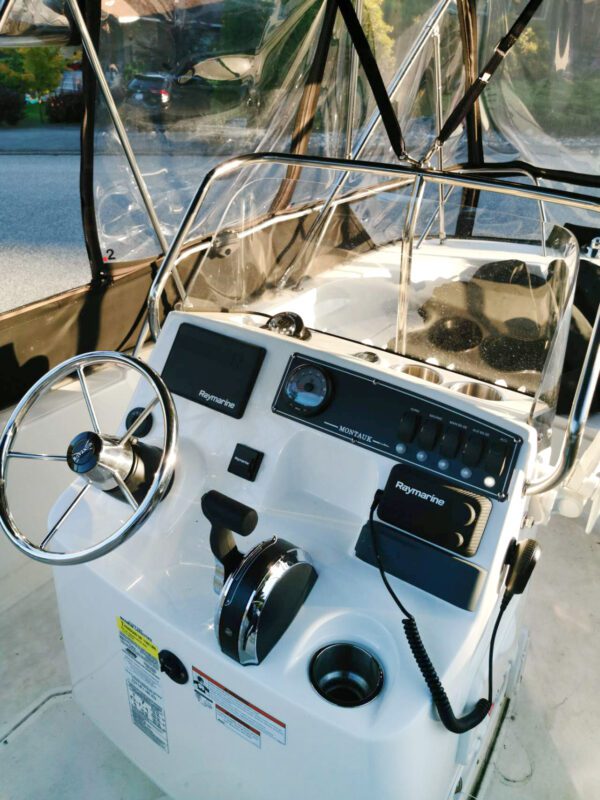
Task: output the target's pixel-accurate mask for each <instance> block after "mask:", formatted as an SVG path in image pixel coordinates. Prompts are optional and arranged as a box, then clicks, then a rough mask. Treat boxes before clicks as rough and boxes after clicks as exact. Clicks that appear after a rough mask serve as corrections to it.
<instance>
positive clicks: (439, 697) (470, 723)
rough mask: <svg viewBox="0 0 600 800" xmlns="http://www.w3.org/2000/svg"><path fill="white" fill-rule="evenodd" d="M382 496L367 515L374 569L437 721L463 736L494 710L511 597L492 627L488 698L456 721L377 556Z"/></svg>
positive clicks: (412, 622) (377, 496) (413, 622)
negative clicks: (398, 616)
mask: <svg viewBox="0 0 600 800" xmlns="http://www.w3.org/2000/svg"><path fill="white" fill-rule="evenodd" d="M382 494H383V493H382V492H381V491H378V492H376V494H375V499H374V500H373V503H372V505H371V511H370V513H369V530H370V533H371V542H372V545H373V552H374V553H375V560H376V561H377V566H378V568H379V573H380V575H381V579H382V581H383V583H384V584H385V588H386V589H387V590H388V592H389V593H390V595H391V597H392V600H393V601H394V603H395V604H396V605H397V606H398V608H399V609H400V611H401V612H402V613H403V614H404V617H405V619H403V620H402V625H403V627H404V633H405V635H406V638H407V640H408V644H409V647H410V649H411V652H412V654H413V656H414V658H415V661H416V662H417V665H418V667H419V669H420V670H421V674H422V675H423V678H424V679H425V683H426V684H427V688H428V689H429V691H430V693H431V697H432V699H433V703H434V705H435V707H436V709H437V712H438V715H439V718H440V721H441V722H442V724H443V725H444V726H445V727H446V728H447V729H448V730H449V731H451V732H452V733H465V731H470V730H471V729H472V728H475V727H477V725H479V724H480V723H481V722H483V720H484V719H485V717H486V716H487V714H489V712H490V711H491V709H492V706H493V696H494V694H493V693H494V688H493V687H494V678H493V663H494V645H495V643H496V634H497V633H498V628H499V626H500V620H501V619H502V615H503V614H504V612H505V611H506V608H507V606H508V604H509V602H510V595H505V596H504V597H503V599H502V602H501V604H500V610H499V612H498V616H497V618H496V622H495V624H494V629H493V631H492V637H491V640H490V655H489V662H488V697H487V699H486V698H483V697H482V698H481V700H478V701H477V703H476V704H475V707H474V708H473V709H472V710H471V711H469V713H468V714H465V715H464V716H462V717H456V716H455V715H454V712H453V711H452V706H451V705H450V700H449V698H448V695H447V694H446V690H445V689H444V687H443V686H442V682H441V680H440V678H439V675H438V674H437V672H436V670H435V667H434V666H433V664H432V663H431V659H430V658H429V654H428V653H427V650H426V649H425V645H424V644H423V640H422V639H421V634H420V633H419V629H418V627H417V621H416V620H415V618H414V617H413V615H412V614H411V613H410V612H409V611H408V610H407V609H406V608H405V606H404V605H403V604H402V602H401V601H400V599H399V598H398V596H397V595H396V592H395V591H394V590H393V588H392V586H391V584H390V582H389V580H388V577H387V575H386V573H385V569H384V567H383V562H382V560H381V554H380V552H379V547H378V543H377V534H376V532H375V525H374V524H373V517H374V515H375V510H376V509H377V506H378V505H379V501H380V499H381V496H382Z"/></svg>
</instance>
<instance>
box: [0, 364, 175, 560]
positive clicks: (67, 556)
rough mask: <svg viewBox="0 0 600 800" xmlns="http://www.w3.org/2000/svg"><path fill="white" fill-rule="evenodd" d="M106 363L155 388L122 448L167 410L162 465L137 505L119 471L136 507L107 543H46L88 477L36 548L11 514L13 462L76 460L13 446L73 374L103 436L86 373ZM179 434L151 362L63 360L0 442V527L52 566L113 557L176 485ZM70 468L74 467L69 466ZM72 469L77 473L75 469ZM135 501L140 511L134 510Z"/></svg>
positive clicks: (21, 408)
mask: <svg viewBox="0 0 600 800" xmlns="http://www.w3.org/2000/svg"><path fill="white" fill-rule="evenodd" d="M106 363H113V364H118V365H120V366H124V367H125V368H128V369H132V370H134V372H136V373H137V374H138V375H140V376H141V377H142V378H144V379H145V380H146V382H147V383H149V384H150V386H151V388H152V390H153V392H154V399H153V400H152V401H151V402H150V403H149V404H148V405H147V406H146V407H145V408H144V410H143V412H142V413H141V414H140V415H139V416H138V417H137V419H136V420H135V422H133V423H132V424H131V425H130V426H129V428H128V429H127V431H126V432H125V434H123V436H121V437H120V438H119V440H118V444H119V446H121V447H125V446H126V445H127V443H128V442H129V440H130V439H131V438H132V437H133V436H134V434H135V431H136V430H137V429H138V427H139V426H140V425H141V424H142V423H143V422H144V420H145V419H146V418H147V417H148V416H149V414H150V413H151V412H152V410H153V409H154V408H155V407H156V406H157V405H158V406H159V407H160V410H161V412H162V418H163V426H164V435H163V447H162V451H161V457H160V461H159V464H158V467H157V469H156V471H155V473H154V477H153V479H152V482H151V484H150V486H149V487H148V490H147V491H146V493H145V495H144V498H143V500H142V501H141V502H140V503H137V501H136V500H135V498H134V497H133V495H132V494H131V492H130V491H129V489H128V487H127V486H126V485H125V481H124V480H123V479H122V478H120V476H119V475H118V474H117V473H115V474H114V475H113V476H112V477H113V478H114V480H115V483H116V484H117V485H118V488H119V489H120V490H121V493H122V494H123V495H124V496H125V499H126V500H127V502H128V503H129V504H130V506H132V508H133V514H132V515H131V516H130V517H129V519H127V520H126V521H125V522H124V523H123V525H121V527H120V528H118V529H117V530H116V531H114V532H113V533H112V534H110V535H109V536H107V537H106V538H105V539H102V540H101V541H99V542H97V543H96V544H93V545H91V546H90V547H87V548H85V549H84V550H79V551H74V552H72V553H57V552H52V551H48V550H44V549H43V547H44V545H45V544H47V543H49V541H50V539H51V538H52V537H53V535H54V534H55V533H56V532H57V530H58V528H59V527H60V525H61V524H62V523H63V522H64V521H65V520H66V518H67V517H68V516H69V514H70V513H71V511H72V510H73V509H74V508H75V506H76V505H77V504H78V502H79V501H80V500H81V499H82V497H83V496H84V494H85V493H86V492H87V490H88V489H89V488H90V487H91V486H92V485H93V481H91V480H89V479H86V483H85V485H84V487H83V489H82V490H81V491H80V492H79V493H78V495H77V497H76V498H75V500H74V501H73V502H72V503H70V504H69V506H68V507H67V510H66V511H63V513H62V514H61V516H60V517H59V519H58V521H57V522H56V523H55V524H54V525H53V527H52V529H51V530H50V531H49V533H48V534H47V535H46V537H45V538H44V540H43V541H42V543H41V544H40V545H39V546H38V545H35V544H34V543H33V542H31V541H30V540H29V539H28V537H27V536H26V535H25V534H24V533H23V532H22V531H21V530H20V529H19V527H18V526H17V524H16V522H15V520H14V518H13V516H12V514H11V511H10V506H9V503H8V498H7V495H6V488H7V468H8V462H9V460H10V459H11V458H28V459H32V460H45V461H62V462H64V461H68V459H69V457H70V456H69V455H65V456H53V455H46V454H34V453H20V452H18V451H12V450H11V445H12V443H13V441H14V438H15V436H16V435H17V433H18V430H19V427H20V425H21V423H22V422H23V420H24V419H25V417H26V416H27V414H28V413H29V411H30V410H31V408H32V407H33V405H34V404H35V403H36V402H37V401H38V400H39V399H40V398H41V397H42V396H43V395H45V394H46V393H47V392H49V391H51V390H52V388H53V387H54V386H55V385H56V384H57V383H59V382H60V381H62V380H63V379H64V378H66V377H68V376H69V375H72V374H73V373H77V376H78V378H79V383H80V387H81V391H82V394H83V398H84V400H85V404H86V406H87V410H88V413H89V416H90V420H91V422H92V426H93V428H94V431H95V433H96V434H98V436H99V437H100V436H101V432H100V427H99V424H98V420H97V417H96V414H95V410H94V406H93V403H92V399H91V396H90V394H89V390H88V387H87V383H86V380H85V374H84V370H85V368H86V367H90V366H98V365H101V364H106ZM177 434H178V422H177V412H176V409H175V404H174V402H173V398H172V396H171V393H170V391H169V389H168V388H167V386H166V384H165V382H164V381H163V379H162V378H161V376H160V375H159V374H158V373H157V372H155V371H154V370H153V369H152V368H151V367H149V366H148V365H147V364H144V363H143V362H142V361H139V360H138V359H136V358H133V357H131V356H127V355H124V354H122V353H117V352H111V351H97V352H93V353H84V354H82V355H78V356H75V357H73V358H70V359H68V360H67V361H64V362H62V363H61V364H59V365H58V366H56V367H54V368H53V369H52V370H50V371H49V372H47V373H46V374H45V375H44V376H42V378H40V380H38V381H37V382H36V383H35V384H34V385H33V386H32V387H31V389H29V391H28V392H27V393H26V394H25V395H24V397H23V398H22V399H21V401H20V402H19V403H18V404H17V406H16V408H15V409H14V411H13V413H12V414H11V417H10V419H9V420H8V422H7V424H6V427H5V429H4V431H3V433H2V437H1V438H0V527H1V528H2V530H3V531H4V533H5V535H6V536H7V538H8V539H9V541H11V542H12V544H14V545H15V546H16V547H17V548H18V549H19V550H21V551H22V552H23V553H25V555H27V556H29V557H30V558H32V559H34V560H35V561H39V562H41V563H44V564H51V565H54V566H57V565H68V564H82V563H85V562H86V561H92V560H93V559H96V558H99V557H100V556H103V555H106V554H107V553H110V552H111V551H112V550H114V549H115V548H116V547H118V546H119V545H120V544H122V543H123V542H125V541H126V540H127V539H129V538H130V537H131V536H132V535H133V534H134V533H135V532H136V531H137V530H139V528H140V527H141V526H142V525H143V524H144V522H145V521H146V520H147V519H148V517H149V516H150V514H151V513H152V511H153V510H154V509H155V508H156V506H157V505H158V503H159V502H160V501H161V500H162V498H163V497H164V496H165V494H166V492H167V491H168V489H169V487H170V485H171V478H172V476H173V471H174V469H175V461H176V457H177ZM81 435H82V434H80V436H81ZM91 435H93V434H91ZM76 438H77V437H76ZM73 441H74V440H73ZM72 445H73V443H71V445H70V446H69V451H68V454H69V453H70V451H71V447H72ZM78 455H79V454H78ZM69 466H71V465H70V464H69ZM71 469H73V467H72V466H71ZM134 503H135V504H136V506H137V507H134V505H133V504H134Z"/></svg>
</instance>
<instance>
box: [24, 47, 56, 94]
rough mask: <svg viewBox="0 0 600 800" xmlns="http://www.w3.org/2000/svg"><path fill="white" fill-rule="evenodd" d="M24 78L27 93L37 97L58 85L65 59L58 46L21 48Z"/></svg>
mask: <svg viewBox="0 0 600 800" xmlns="http://www.w3.org/2000/svg"><path fill="white" fill-rule="evenodd" d="M22 53H23V67H24V69H25V74H24V79H25V82H26V88H27V91H28V92H29V94H31V95H33V96H34V97H37V98H38V99H39V98H40V97H42V96H43V95H45V94H48V93H49V92H53V91H54V90H55V89H57V88H58V86H59V85H60V80H61V78H62V74H63V71H64V69H65V64H66V61H65V59H64V58H63V56H62V55H61V52H60V49H59V48H58V47H40V48H35V47H32V48H28V49H27V50H23V51H22Z"/></svg>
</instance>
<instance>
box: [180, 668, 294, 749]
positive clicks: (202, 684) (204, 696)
mask: <svg viewBox="0 0 600 800" xmlns="http://www.w3.org/2000/svg"><path fill="white" fill-rule="evenodd" d="M192 674H193V676H194V692H195V694H196V699H197V700H198V702H199V703H201V704H202V705H203V706H206V707H207V708H212V707H213V706H214V708H215V714H216V718H217V720H218V721H219V722H221V723H222V724H223V725H227V727H229V728H231V729H232V730H235V732H236V733H239V734H240V736H243V737H244V738H245V739H248V741H251V742H252V743H253V744H254V745H256V747H260V735H261V734H264V735H265V736H270V737H271V739H275V741H276V742H279V743H280V744H285V743H286V735H287V728H286V725H285V723H284V722H281V721H280V720H278V719H277V718H276V717H273V716H272V715H271V714H267V712H266V711H263V710H262V709H261V708H258V706H255V705H253V704H252V703H249V702H248V700H244V698H243V697H240V696H239V695H237V694H234V693H233V692H232V691H230V690H229V689H227V688H226V687H225V686H223V685H222V684H220V683H217V681H215V680H214V678H211V677H210V676H209V675H207V674H206V673H205V672H201V671H200V670H199V669H198V667H192ZM240 726H241V727H240Z"/></svg>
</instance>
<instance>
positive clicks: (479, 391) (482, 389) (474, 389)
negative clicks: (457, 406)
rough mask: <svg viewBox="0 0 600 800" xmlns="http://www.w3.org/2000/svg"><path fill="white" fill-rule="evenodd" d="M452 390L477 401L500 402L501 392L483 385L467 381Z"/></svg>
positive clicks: (456, 385)
mask: <svg viewBox="0 0 600 800" xmlns="http://www.w3.org/2000/svg"><path fill="white" fill-rule="evenodd" d="M452 388H453V389H454V391H455V392H460V393H461V394H466V395H468V396H469V397H475V398H477V400H496V401H498V400H502V392H500V391H498V389H494V387H493V386H488V385H487V384H485V383H476V382H475V381H468V382H467V383H457V384H455V385H454V386H453V387H452Z"/></svg>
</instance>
